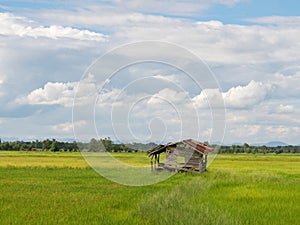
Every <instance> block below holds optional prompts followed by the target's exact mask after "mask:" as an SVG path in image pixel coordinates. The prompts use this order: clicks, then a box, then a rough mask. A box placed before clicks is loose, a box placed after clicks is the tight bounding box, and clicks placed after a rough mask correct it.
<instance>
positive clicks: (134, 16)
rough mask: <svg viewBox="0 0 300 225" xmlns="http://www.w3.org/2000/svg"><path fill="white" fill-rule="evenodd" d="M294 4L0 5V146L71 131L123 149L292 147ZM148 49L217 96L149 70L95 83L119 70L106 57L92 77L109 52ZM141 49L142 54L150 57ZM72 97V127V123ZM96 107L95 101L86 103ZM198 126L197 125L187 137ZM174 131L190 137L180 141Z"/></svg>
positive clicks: (299, 133)
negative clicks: (203, 80)
mask: <svg viewBox="0 0 300 225" xmlns="http://www.w3.org/2000/svg"><path fill="white" fill-rule="evenodd" d="M299 4H300V3H299V2H298V1H295V0H292V1H271V0H266V1H252V0H244V1H243V0H213V1H208V0H201V1H199V0H198V1H193V0H189V1H176V0H172V1H171V0H168V1H166V0H165V1H158V0H152V1H137V0H129V1H119V0H115V1H85V2H84V3H83V2H82V1H1V2H0V104H1V105H2V107H1V109H0V138H2V139H36V138H39V139H43V138H58V139H74V138H75V137H74V133H73V128H74V127H75V130H79V133H80V137H79V136H77V137H76V138H78V139H80V140H88V139H90V138H91V137H95V136H97V135H98V137H107V136H110V137H112V138H113V139H119V140H118V141H124V142H134V141H135V142H145V141H156V142H168V141H174V140H177V139H181V138H187V137H191V138H195V139H199V140H202V141H205V140H209V141H223V142H224V143H226V144H229V143H237V142H240V143H244V142H248V143H265V142H268V141H274V140H278V141H284V142H287V143H290V144H300V141H299V137H300V126H299V125H300V118H299V116H298V115H299V113H300V101H299V95H300V89H299V86H300V70H299V68H300V65H299V61H300V45H299V40H298V37H299V36H300V16H299V12H298V11H299V10H298V9H299V8H300V7H299ZM149 40H152V41H161V42H165V43H172V44H175V45H176V46H181V47H183V48H185V49H187V50H189V51H191V52H192V53H194V54H195V55H197V56H198V57H199V58H201V59H202V60H203V61H204V62H205V63H206V64H207V66H208V67H209V68H210V70H211V71H212V73H213V74H214V76H215V77H216V80H217V84H218V85H215V86H209V85H205V84H203V85H202V87H201V88H197V86H196V85H195V82H194V81H193V80H191V79H189V78H188V77H187V76H186V74H185V73H182V71H180V70H178V69H176V68H172V67H168V66H166V65H163V64H159V63H158V64H157V65H156V64H155V65H153V64H149V63H144V64H143V63H142V64H136V65H131V66H129V67H128V68H124V69H122V70H120V71H119V72H117V73H116V74H115V76H114V77H113V78H111V79H110V80H108V81H105V80H101V79H100V78H99V76H100V77H103V74H105V71H110V70H109V69H110V68H109V67H112V66H115V65H119V63H120V62H123V61H124V60H125V61H126V59H125V58H124V53H122V54H121V55H118V54H116V55H117V56H115V58H113V59H112V60H111V61H109V62H108V63H107V64H106V65H107V66H109V67H106V66H102V67H101V68H98V67H97V63H96V64H94V65H93V66H91V64H92V63H94V62H97V61H96V60H97V59H99V57H100V56H102V55H103V54H105V53H106V52H108V51H111V50H113V49H116V48H117V47H118V46H122V45H126V44H128V43H133V42H142V41H149ZM146 49H147V48H146ZM162 49H163V47H162ZM133 50H134V49H131V51H129V50H128V52H127V53H126V54H125V55H126V57H127V58H130V57H133V58H138V57H140V58H143V55H144V54H145V52H142V51H139V50H138V49H135V50H134V51H133ZM152 50H153V49H151V47H150V48H149V50H147V51H149V54H150V53H153V54H154V53H155V51H154V52H152ZM174 51H177V50H175V49H174ZM131 52H134V54H135V55H134V56H133V55H131ZM147 53H148V52H147ZM157 55H158V56H157V57H163V56H164V54H162V53H158V54H157ZM175 55H176V54H175ZM172 57H173V56H172V55H169V58H172ZM174 57H175V56H174ZM187 58H189V57H188V56H187ZM187 58H184V57H182V62H184V60H187ZM166 60H167V58H166ZM174 60H175V58H174ZM100 64H101V62H100ZM90 66H91V67H90ZM202 72H203V71H202ZM141 79H142V80H141ZM80 80H81V82H80V83H79V81H80ZM105 82H106V83H105ZM103 84H106V86H105V87H106V89H105V93H104V94H103V93H102V95H103V96H101V94H99V88H100V89H101V87H102V86H101V85H103ZM129 84H132V85H129ZM137 84H138V85H137ZM78 85H79V86H78ZM126 85H127V86H126ZM128 85H129V86H128ZM78 87H79V89H78ZM80 88H82V93H81V89H80ZM78 91H79V93H78ZM74 95H76V97H77V99H76V101H75V103H78V105H76V107H77V108H76V110H78V112H80V115H79V116H78V118H77V116H75V118H72V115H73V114H72V113H74V111H73V100H74ZM95 96H98V97H99V96H100V97H101V98H97V99H98V100H99V99H100V100H99V101H96V103H95V99H94V98H95ZM146 96H147V97H146ZM220 98H222V100H223V101H224V104H225V109H226V115H224V116H225V118H226V119H225V121H224V123H225V124H226V129H225V132H224V139H222V138H219V139H220V140H213V138H212V133H213V132H214V129H216V128H214V127H213V125H212V124H213V123H214V121H212V117H211V115H212V112H211V111H212V109H211V108H209V106H210V105H212V106H213V107H214V108H215V109H216V110H218V109H220V107H221V106H220V105H218V104H216V102H219V100H220ZM89 104H93V106H94V108H95V112H96V114H95V120H94V123H95V124H90V121H88V120H87V118H90V117H91V116H90V115H92V116H93V112H87V111H85V110H86V109H89V107H88V106H89ZM127 107H129V108H128V111H126V110H125V109H127ZM221 108H222V107H221ZM179 112H181V113H182V115H181V116H178V115H179ZM189 113H190V114H192V115H193V116H191V115H189ZM197 120H198V121H200V122H199V124H200V126H195V124H197V123H196V122H195V121H197ZM180 124H181V125H182V124H184V125H186V126H187V127H193V129H191V130H190V131H188V130H182V127H181V126H180ZM199 124H198V125H199ZM224 127H225V126H224ZM95 128H96V129H97V130H95ZM123 128H124V129H123ZM129 128H130V129H129ZM220 130H223V129H222V128H220ZM221 139H222V140H221Z"/></svg>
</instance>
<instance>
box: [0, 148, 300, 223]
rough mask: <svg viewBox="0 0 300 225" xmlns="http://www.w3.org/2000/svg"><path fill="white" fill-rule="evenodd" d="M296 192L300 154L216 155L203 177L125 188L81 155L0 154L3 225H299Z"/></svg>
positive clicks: (141, 160)
mask: <svg viewBox="0 0 300 225" xmlns="http://www.w3.org/2000/svg"><path fill="white" fill-rule="evenodd" d="M113 155H114V156H115V157H116V158H118V159H119V160H122V161H124V162H126V163H129V164H132V165H138V166H143V165H148V163H149V160H148V159H147V158H146V155H145V153H114V154H113ZM299 190H300V156H299V155H218V156H217V157H216V159H215V160H214V162H213V163H212V164H211V165H210V167H209V168H208V171H207V172H205V173H202V174H200V175H195V174H185V173H181V174H177V175H175V176H173V177H171V178H170V179H168V180H166V181H164V182H161V183H158V184H155V185H149V186H143V187H128V186H124V185H120V184H116V183H113V182H111V181H109V180H107V179H105V178H103V177H101V176H100V175H99V174H97V173H96V172H95V171H94V170H93V169H91V168H89V167H88V165H87V163H86V162H85V160H84V159H83V157H82V156H81V154H80V153H47V152H32V153H31V152H0V224H222V225H225V224H239V225H240V224H263V225H265V224H272V225H277V224H278V225H281V224H298V223H299V221H300V214H299V211H300V204H299V203H300V192H299Z"/></svg>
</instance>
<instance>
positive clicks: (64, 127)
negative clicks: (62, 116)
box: [51, 120, 87, 133]
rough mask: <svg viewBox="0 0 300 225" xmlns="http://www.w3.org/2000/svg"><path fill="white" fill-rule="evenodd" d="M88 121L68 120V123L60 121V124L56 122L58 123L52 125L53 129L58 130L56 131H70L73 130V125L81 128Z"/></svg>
mask: <svg viewBox="0 0 300 225" xmlns="http://www.w3.org/2000/svg"><path fill="white" fill-rule="evenodd" d="M86 124H87V123H86V121H84V120H79V121H75V122H73V123H71V122H66V123H60V124H56V125H52V126H51V129H52V130H53V131H56V132H64V133H70V132H72V131H73V127H75V126H76V127H77V128H78V127H79V128H82V127H84V126H85V125H86Z"/></svg>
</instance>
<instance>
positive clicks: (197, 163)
mask: <svg viewBox="0 0 300 225" xmlns="http://www.w3.org/2000/svg"><path fill="white" fill-rule="evenodd" d="M212 150H213V149H212V148H210V147H208V146H207V145H205V144H203V143H201V142H198V141H195V140H193V139H187V140H183V141H180V142H172V143H169V144H166V145H159V146H157V147H155V148H154V149H152V150H150V151H149V152H148V157H149V158H150V163H151V169H152V171H157V170H163V169H167V170H173V171H187V172H195V173H200V172H202V171H205V170H206V164H207V155H208V153H209V152H211V151H212ZM161 153H166V158H165V161H164V163H161V162H160V159H161V157H160V154H161Z"/></svg>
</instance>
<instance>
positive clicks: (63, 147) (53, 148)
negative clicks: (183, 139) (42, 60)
mask: <svg viewBox="0 0 300 225" xmlns="http://www.w3.org/2000/svg"><path fill="white" fill-rule="evenodd" d="M206 144H208V143H207V142H206ZM156 146H157V144H155V143H153V142H151V143H147V144H143V143H131V144H123V143H114V142H113V141H112V140H111V139H110V138H104V139H98V140H97V139H95V138H92V139H91V140H90V141H89V142H86V143H84V142H76V141H73V142H63V141H57V140H56V139H52V140H50V139H46V140H42V141H41V140H35V141H2V140H1V139H0V150H3V151H50V152H59V151H60V152H78V151H89V152H104V151H108V152H147V151H148V150H151V149H153V148H155V147H156ZM212 147H215V146H214V145H212ZM219 153H221V154H238V153H248V154H259V153H260V154H266V153H275V154H281V153H300V146H293V145H287V146H277V147H270V146H266V145H263V146H251V145H249V144H247V143H244V144H243V145H231V146H220V147H219Z"/></svg>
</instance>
